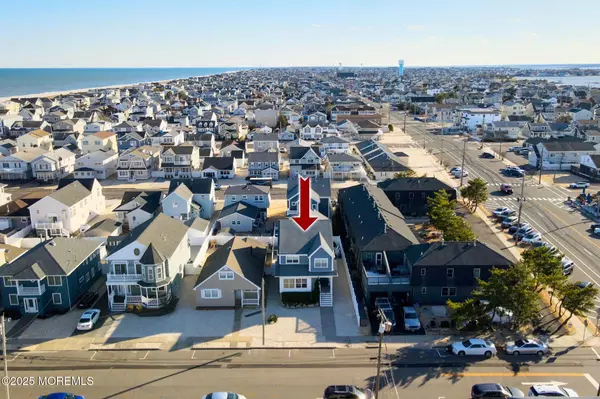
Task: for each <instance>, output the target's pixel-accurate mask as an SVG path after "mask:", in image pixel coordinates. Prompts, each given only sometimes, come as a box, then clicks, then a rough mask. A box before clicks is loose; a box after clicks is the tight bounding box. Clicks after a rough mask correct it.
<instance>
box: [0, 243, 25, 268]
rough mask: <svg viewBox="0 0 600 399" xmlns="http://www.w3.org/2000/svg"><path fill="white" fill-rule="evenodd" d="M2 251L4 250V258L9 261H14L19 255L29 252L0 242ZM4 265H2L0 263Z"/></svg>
mask: <svg viewBox="0 0 600 399" xmlns="http://www.w3.org/2000/svg"><path fill="white" fill-rule="evenodd" d="M0 251H4V259H5V260H6V262H7V263H10V262H12V261H13V260H15V259H17V258H18V257H19V256H21V255H23V254H24V253H26V252H27V250H26V249H23V248H19V247H14V246H12V245H8V244H0ZM0 267H2V265H0Z"/></svg>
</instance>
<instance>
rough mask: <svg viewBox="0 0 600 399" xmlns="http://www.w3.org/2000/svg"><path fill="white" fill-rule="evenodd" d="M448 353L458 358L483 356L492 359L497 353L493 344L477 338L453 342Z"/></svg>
mask: <svg viewBox="0 0 600 399" xmlns="http://www.w3.org/2000/svg"><path fill="white" fill-rule="evenodd" d="M450 351H451V352H452V353H454V354H455V355H459V356H467V355H469V356H471V355H483V356H485V357H492V356H494V355H495V354H496V353H497V350H496V346H495V345H494V344H493V343H491V342H490V341H486V340H484V339H479V338H471V339H467V340H465V341H462V342H454V343H453V344H452V345H450Z"/></svg>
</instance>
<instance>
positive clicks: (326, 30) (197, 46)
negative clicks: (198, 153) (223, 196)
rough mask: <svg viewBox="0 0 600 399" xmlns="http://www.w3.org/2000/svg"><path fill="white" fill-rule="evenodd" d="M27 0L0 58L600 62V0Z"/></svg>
mask: <svg viewBox="0 0 600 399" xmlns="http://www.w3.org/2000/svg"><path fill="white" fill-rule="evenodd" d="M570 5H571V3H568V2H567V3H565V2H564V1H563V0H519V1H516V0H504V1H484V0H478V1H471V0H452V1H451V0H428V1H415V0H413V1H407V0H339V1H338V0H320V1H313V0H302V1H293V0H279V1H275V0H249V1H248V0H217V1H215V0H211V1H205V0H178V1H164V0H163V1H155V0H104V1H100V0H54V1H48V0H28V1H7V2H3V4H2V16H1V17H0V18H1V20H2V27H3V31H4V32H5V39H4V40H3V44H2V55H3V56H2V57H0V67H119V66H124V67H144V66H148V67H150V66H164V67H167V66H180V67H204V66H206V67H210V66H259V65H262V66H305V65H337V64H338V63H340V62H341V63H342V64H343V65H361V64H364V65H376V66H385V65H395V64H396V63H397V60H398V59H400V58H403V59H404V60H405V64H406V66H416V65H419V66H423V65H427V66H433V65H489V64H552V63H600V45H599V44H598V38H600V24H598V23H596V22H595V21H594V18H597V17H592V18H590V16H591V15H597V13H598V10H600V6H599V5H598V0H580V1H577V2H575V3H572V5H576V6H570Z"/></svg>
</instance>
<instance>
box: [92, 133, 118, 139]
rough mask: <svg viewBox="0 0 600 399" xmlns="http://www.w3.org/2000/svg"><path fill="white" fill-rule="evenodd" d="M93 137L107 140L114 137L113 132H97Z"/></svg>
mask: <svg viewBox="0 0 600 399" xmlns="http://www.w3.org/2000/svg"><path fill="white" fill-rule="evenodd" d="M92 136H94V137H98V138H99V139H103V140H104V139H108V138H110V137H113V136H116V133H115V132H97V133H94V134H92Z"/></svg>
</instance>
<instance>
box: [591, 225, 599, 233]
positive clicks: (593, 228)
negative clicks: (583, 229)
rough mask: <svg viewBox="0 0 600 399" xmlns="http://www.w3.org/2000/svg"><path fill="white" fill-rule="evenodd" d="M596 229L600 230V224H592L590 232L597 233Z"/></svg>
mask: <svg viewBox="0 0 600 399" xmlns="http://www.w3.org/2000/svg"><path fill="white" fill-rule="evenodd" d="M596 229H600V223H592V224H591V225H590V230H592V231H595V230H596Z"/></svg>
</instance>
